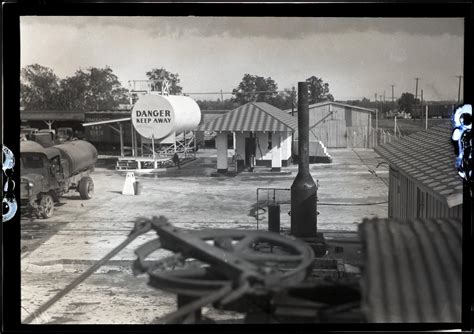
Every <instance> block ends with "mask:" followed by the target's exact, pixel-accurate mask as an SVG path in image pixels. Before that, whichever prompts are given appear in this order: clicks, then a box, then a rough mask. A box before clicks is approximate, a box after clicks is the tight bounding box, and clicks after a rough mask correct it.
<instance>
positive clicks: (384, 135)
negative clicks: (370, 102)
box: [347, 127, 402, 148]
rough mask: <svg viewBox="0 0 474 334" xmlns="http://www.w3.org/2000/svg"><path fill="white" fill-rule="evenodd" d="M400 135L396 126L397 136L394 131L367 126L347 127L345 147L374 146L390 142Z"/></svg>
mask: <svg viewBox="0 0 474 334" xmlns="http://www.w3.org/2000/svg"><path fill="white" fill-rule="evenodd" d="M401 136H402V132H401V130H400V128H399V127H397V136H395V135H394V133H392V132H390V131H388V130H384V129H381V128H379V129H375V128H369V129H368V130H367V127H348V128H347V147H351V148H374V147H376V146H378V145H383V144H386V143H391V142H392V141H394V140H395V139H397V138H400V137H401Z"/></svg>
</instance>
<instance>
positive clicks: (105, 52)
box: [20, 16, 464, 101]
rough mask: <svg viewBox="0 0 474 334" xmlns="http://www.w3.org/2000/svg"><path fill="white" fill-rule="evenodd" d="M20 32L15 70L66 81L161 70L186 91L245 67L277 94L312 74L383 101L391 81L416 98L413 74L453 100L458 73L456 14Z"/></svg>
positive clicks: (96, 25)
mask: <svg viewBox="0 0 474 334" xmlns="http://www.w3.org/2000/svg"><path fill="white" fill-rule="evenodd" d="M20 29H21V30H20V34H21V66H22V67H24V66H27V65H30V64H35V63H38V64H40V65H42V66H46V67H49V68H51V69H53V71H54V72H55V73H56V75H58V76H59V77H60V78H65V77H68V76H72V75H74V72H75V71H76V70H78V69H87V68H89V67H101V68H103V67H105V66H110V67H111V68H112V70H113V72H114V73H115V74H116V75H117V76H118V78H119V80H120V81H121V83H122V84H123V85H124V87H128V81H129V80H144V79H146V72H147V71H150V70H151V69H153V68H161V67H164V68H165V69H167V70H169V71H171V72H173V73H178V74H179V78H180V80H181V82H180V85H181V86H182V87H183V92H184V93H206V92H219V91H220V90H222V91H224V92H231V91H232V89H234V88H236V87H237V85H238V84H239V82H240V81H241V80H242V77H243V76H244V74H247V73H248V74H252V75H259V76H263V77H271V78H272V79H273V80H275V82H276V83H277V85H278V88H279V89H280V90H283V89H285V88H291V87H292V86H295V87H297V83H298V81H304V80H305V79H307V78H309V77H310V76H313V75H314V76H317V77H321V78H322V79H323V80H324V81H325V82H328V83H329V88H330V92H331V93H332V94H333V95H334V97H335V99H336V100H350V99H362V98H363V97H366V98H369V99H371V100H373V99H374V94H375V93H377V94H378V96H380V95H382V94H383V93H384V92H385V96H386V100H388V101H390V100H391V96H392V95H391V94H392V93H391V91H392V87H391V85H395V87H394V95H395V98H397V97H399V96H400V95H401V93H402V92H411V93H413V94H414V93H415V77H419V78H420V80H419V84H418V89H419V91H418V94H420V92H421V90H422V89H423V95H424V99H425V100H456V99H457V94H458V79H457V78H456V76H458V75H462V72H463V52H464V51H463V45H464V22H463V19H461V18H307V17H305V18H303V17H298V18H290V17H288V18H285V17H245V18H244V17H92V16H90V17H80V16H76V17H51V16H49V17H46V16H43V17H42V16H24V17H21V20H20ZM461 94H462V91H461ZM192 97H193V98H195V99H217V98H219V97H220V95H192ZM229 97H231V96H230V95H225V96H224V98H229Z"/></svg>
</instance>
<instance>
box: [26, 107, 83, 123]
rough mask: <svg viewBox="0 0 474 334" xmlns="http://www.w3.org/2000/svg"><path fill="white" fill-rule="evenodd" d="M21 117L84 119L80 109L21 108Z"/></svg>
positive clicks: (40, 119) (31, 118)
mask: <svg viewBox="0 0 474 334" xmlns="http://www.w3.org/2000/svg"><path fill="white" fill-rule="evenodd" d="M20 119H22V120H26V121H50V120H53V121H83V120H84V112H83V111H79V110H20Z"/></svg>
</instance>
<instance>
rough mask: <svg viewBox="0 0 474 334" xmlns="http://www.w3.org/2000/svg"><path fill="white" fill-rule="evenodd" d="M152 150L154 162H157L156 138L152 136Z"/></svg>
mask: <svg viewBox="0 0 474 334" xmlns="http://www.w3.org/2000/svg"><path fill="white" fill-rule="evenodd" d="M151 150H152V151H153V161H154V160H155V136H151Z"/></svg>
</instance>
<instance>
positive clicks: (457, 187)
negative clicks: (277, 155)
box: [375, 122, 463, 208]
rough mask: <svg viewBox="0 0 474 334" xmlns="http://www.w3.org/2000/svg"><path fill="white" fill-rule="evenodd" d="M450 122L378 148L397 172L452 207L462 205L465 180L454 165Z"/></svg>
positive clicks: (376, 148)
mask: <svg viewBox="0 0 474 334" xmlns="http://www.w3.org/2000/svg"><path fill="white" fill-rule="evenodd" d="M451 132H452V127H451V125H450V123H449V122H446V124H443V125H440V126H437V127H433V128H431V129H428V130H427V131H426V130H421V131H418V132H416V133H414V134H412V135H409V136H406V137H403V138H400V139H398V140H396V141H394V142H392V143H389V144H385V145H381V146H378V147H375V151H376V152H377V153H379V154H380V155H381V156H382V157H383V158H385V159H386V160H387V161H388V162H389V163H390V165H392V167H393V168H394V169H397V170H399V171H401V172H402V173H404V174H405V175H406V176H408V177H409V178H411V179H413V180H414V181H415V182H416V183H417V184H419V185H421V186H423V187H424V188H425V189H426V190H427V191H429V192H431V193H432V194H433V195H434V196H435V197H438V198H439V199H441V200H444V201H446V202H447V204H448V206H449V207H450V208H451V207H453V206H456V205H460V204H462V191H463V188H462V180H461V178H460V177H459V176H458V174H457V170H456V168H455V166H454V161H455V155H454V149H453V146H452V144H451Z"/></svg>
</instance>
